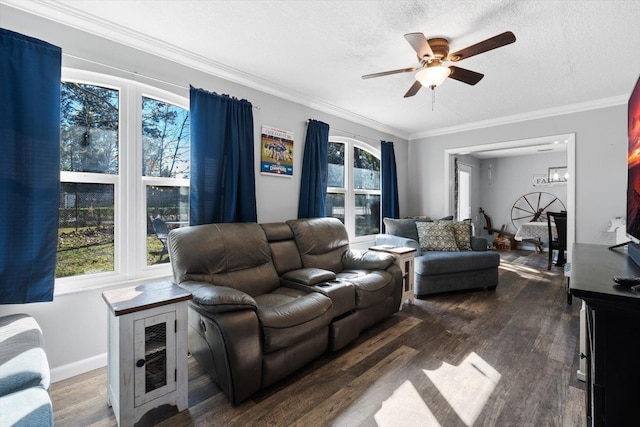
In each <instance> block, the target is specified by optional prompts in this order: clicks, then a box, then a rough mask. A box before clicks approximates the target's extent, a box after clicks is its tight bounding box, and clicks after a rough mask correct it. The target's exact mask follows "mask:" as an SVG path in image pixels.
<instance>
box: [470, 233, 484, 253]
mask: <svg viewBox="0 0 640 427" xmlns="http://www.w3.org/2000/svg"><path fill="white" fill-rule="evenodd" d="M487 247H488V244H487V239H485V238H484V237H476V236H471V250H472V251H486V250H487Z"/></svg>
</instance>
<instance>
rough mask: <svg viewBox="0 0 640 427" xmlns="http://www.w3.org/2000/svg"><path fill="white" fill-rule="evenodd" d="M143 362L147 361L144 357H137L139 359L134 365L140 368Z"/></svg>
mask: <svg viewBox="0 0 640 427" xmlns="http://www.w3.org/2000/svg"><path fill="white" fill-rule="evenodd" d="M145 363H147V361H146V360H144V359H139V360H138V361H137V362H136V366H137V367H138V368H142V367H143V366H144V364H145Z"/></svg>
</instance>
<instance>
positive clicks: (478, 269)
mask: <svg viewBox="0 0 640 427" xmlns="http://www.w3.org/2000/svg"><path fill="white" fill-rule="evenodd" d="M443 220H444V221H446V220H449V222H452V224H453V223H456V222H454V221H451V220H450V219H449V218H446V219H443ZM443 220H437V221H436V222H442V221H443ZM420 222H427V221H424V220H421V219H417V218H406V219H391V218H384V223H385V227H386V230H385V231H386V234H379V235H377V236H376V245H390V246H407V247H411V248H414V249H416V257H415V262H414V271H415V274H414V283H415V284H414V292H415V294H416V295H417V296H425V295H430V294H437V293H442V292H450V291H459V290H466V289H478V288H484V289H488V290H493V289H495V288H496V287H497V286H498V267H499V266H500V255H499V254H498V253H497V252H495V251H491V250H488V249H487V239H485V238H482V237H476V236H471V233H470V232H468V235H467V239H468V240H467V242H468V243H467V247H466V248H464V249H462V250H461V249H456V250H450V251H444V250H425V242H422V243H423V244H422V247H421V242H420V236H419V234H418V228H419V227H421V226H420V225H418V226H416V223H420ZM428 222H431V221H428ZM457 225H458V226H459V225H461V224H460V223H458V224H457Z"/></svg>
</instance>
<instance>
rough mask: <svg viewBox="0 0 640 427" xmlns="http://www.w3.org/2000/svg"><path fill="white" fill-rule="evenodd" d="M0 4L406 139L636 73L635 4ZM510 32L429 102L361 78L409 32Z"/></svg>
mask: <svg viewBox="0 0 640 427" xmlns="http://www.w3.org/2000/svg"><path fill="white" fill-rule="evenodd" d="M6 3H8V4H9V5H12V6H14V7H18V8H23V9H26V10H29V9H31V10H32V11H34V12H35V13H38V14H40V15H43V16H49V17H52V18H53V19H55V20H58V21H60V22H63V23H66V24H69V25H73V26H76V27H82V26H83V25H82V24H80V23H79V22H81V21H82V22H85V23H87V24H86V25H90V26H91V31H92V32H94V33H96V34H102V35H106V36H109V37H110V38H116V39H119V41H121V42H122V41H124V42H126V43H127V44H129V45H132V46H137V47H142V48H144V47H146V46H148V45H149V44H150V43H151V44H153V45H155V46H160V47H162V46H164V47H166V49H165V51H166V52H169V53H167V56H168V57H171V55H172V53H171V52H174V53H175V52H176V51H182V52H185V53H188V54H190V55H191V57H192V58H193V57H195V58H197V59H200V60H202V61H205V62H207V63H208V64H209V65H211V64H217V65H219V66H220V67H221V68H224V70H225V72H226V73H229V72H231V74H234V73H235V74H237V75H238V76H242V78H243V82H244V84H247V85H252V82H255V85H254V87H257V88H264V87H269V88H271V91H272V93H278V92H282V93H285V94H287V96H288V97H289V98H291V97H294V98H297V99H299V100H300V102H302V103H306V104H314V105H315V104H318V103H320V104H322V105H324V106H325V107H327V108H329V109H331V108H335V109H336V111H342V112H344V113H345V114H346V115H352V116H353V117H359V118H362V120H363V121H365V122H370V123H372V124H374V125H377V124H379V125H380V126H379V127H381V128H389V129H392V130H393V132H394V133H396V134H397V135H403V136H406V137H417V136H420V135H425V134H429V133H430V132H431V133H433V132H437V131H439V130H442V129H448V128H452V127H460V126H466V125H470V124H474V123H477V124H479V123H485V122H496V121H498V120H505V117H506V118H514V119H515V118H517V117H520V116H523V117H524V116H527V117H528V116H536V115H537V116H540V115H544V114H548V113H550V112H558V111H570V110H572V109H575V108H589V107H593V106H599V105H610V104H615V103H623V102H626V98H627V97H628V96H629V93H630V91H631V89H632V87H633V85H634V83H635V81H636V79H637V78H638V75H639V74H640V53H638V52H640V30H638V28H637V27H638V23H639V22H640V1H631V0H629V1H479V0H463V1H451V0H429V1H401V0H391V1H386V0H384V1H250V0H246V1H204V0H201V1H189V0H183V1H141V0H109V1H104V0H60V1H57V2H50V1H43V2H29V1H20V0H13V1H11V0H9V1H6ZM61 12H64V13H61ZM80 18H81V19H80ZM89 18H90V19H89ZM85 29H86V28H85ZM507 30H510V31H513V32H514V34H515V35H516V38H517V41H516V42H515V43H514V44H511V45H508V46H505V47H502V48H500V49H497V50H493V51H490V52H487V53H484V54H482V55H478V56H475V57H472V58H469V59H467V60H465V61H462V62H460V63H458V64H457V65H459V66H461V67H464V68H468V69H471V70H474V71H478V72H481V73H483V74H485V78H484V79H483V80H482V81H480V82H479V83H478V84H477V85H476V86H468V85H466V84H463V83H460V82H458V81H454V80H452V79H448V80H447V81H446V82H445V83H444V84H442V85H441V86H440V87H438V88H437V89H436V90H435V105H434V106H433V110H432V97H431V95H432V94H431V90H429V89H425V88H423V89H422V90H421V91H420V92H419V93H418V94H417V95H416V96H414V97H413V98H407V99H405V98H403V95H404V93H405V92H406V91H407V90H408V88H409V87H410V86H411V84H412V83H413V81H414V80H413V78H414V77H413V73H406V74H396V75H391V76H385V77H380V78H376V79H370V80H362V79H361V76H362V75H363V74H368V73H373V72H379V71H386V70H390V69H396V68H404V67H410V66H415V65H416V64H417V59H416V55H415V53H414V51H413V50H412V48H411V47H410V46H409V44H408V43H407V42H406V41H405V39H404V37H403V35H404V34H405V33H408V32H422V33H424V34H425V36H427V38H430V37H434V36H437V37H445V38H447V39H449V40H450V44H451V51H452V52H453V51H455V50H459V49H461V48H464V47H466V46H468V45H471V44H474V43H477V42H479V41H482V40H485V39H487V38H489V37H492V36H494V35H496V34H499V33H502V32H504V31H507ZM178 83H181V84H185V85H186V84H188V82H178Z"/></svg>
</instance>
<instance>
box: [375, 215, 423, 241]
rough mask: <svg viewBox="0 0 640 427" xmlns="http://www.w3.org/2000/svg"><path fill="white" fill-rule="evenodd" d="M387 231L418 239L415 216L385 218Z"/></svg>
mask: <svg viewBox="0 0 640 427" xmlns="http://www.w3.org/2000/svg"><path fill="white" fill-rule="evenodd" d="M383 221H384V226H385V233H387V234H393V235H394V236H400V237H404V238H406V239H413V240H415V241H416V242H417V241H418V230H417V228H416V219H415V218H405V219H395V218H384V219H383Z"/></svg>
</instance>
